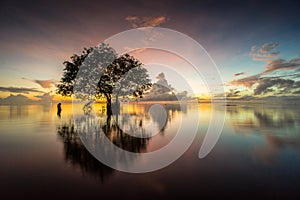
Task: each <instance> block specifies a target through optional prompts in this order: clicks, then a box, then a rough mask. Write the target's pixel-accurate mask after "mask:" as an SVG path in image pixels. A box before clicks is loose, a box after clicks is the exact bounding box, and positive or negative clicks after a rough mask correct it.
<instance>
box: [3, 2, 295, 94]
mask: <svg viewBox="0 0 300 200" xmlns="http://www.w3.org/2000/svg"><path fill="white" fill-rule="evenodd" d="M299 10H300V3H298V2H297V1H226V2H225V1H224V2H223V1H222V2H221V3H220V2H218V1H187V0H185V1H176V0H175V1H174V0H170V1H149V0H144V1H139V0H136V1H121V0H120V1H116V0H110V1H78V2H77V1H63V2H61V1H33V0H29V1H21V0H19V1H11V0H10V1H8V0H4V1H1V2H0V25H1V31H0V98H6V97H8V96H9V95H11V94H13V95H18V94H21V95H25V96H27V97H30V98H34V99H42V98H48V97H49V94H48V93H49V92H52V93H50V94H53V91H54V90H55V88H54V87H53V86H54V84H55V83H56V82H57V81H59V80H60V78H61V75H62V69H63V67H64V66H63V64H62V63H63V61H65V60H68V59H69V57H70V56H71V55H72V54H74V53H77V54H80V52H81V51H82V49H83V48H84V47H91V46H96V45H98V44H99V43H100V42H101V41H103V40H105V39H107V38H108V37H111V36H112V35H114V34H117V33H119V32H122V31H125V30H128V29H131V28H138V27H143V26H159V27H164V28H169V29H173V30H176V31H179V32H182V33H184V34H186V35H188V36H190V37H191V38H193V39H194V40H196V41H197V42H198V43H200V44H201V45H202V46H203V47H204V48H205V49H206V50H207V52H208V53H209V54H210V56H211V57H212V58H213V60H214V61H215V63H216V65H217V67H218V69H219V71H220V74H221V75H222V79H223V81H224V86H225V88H226V93H227V96H228V97H230V98H243V97H249V96H252V97H263V96H283V95H284V96H298V95H300V89H299V88H300V37H299V35H300V20H299V19H300V12H299ZM151 76H152V77H151V78H152V79H153V78H154V75H151ZM166 78H167V79H168V81H169V83H170V84H171V85H173V86H174V87H176V80H175V79H174V78H172V77H166ZM193 87H197V85H194V86H193ZM197 93H198V94H199V95H200V93H201V92H197Z"/></svg>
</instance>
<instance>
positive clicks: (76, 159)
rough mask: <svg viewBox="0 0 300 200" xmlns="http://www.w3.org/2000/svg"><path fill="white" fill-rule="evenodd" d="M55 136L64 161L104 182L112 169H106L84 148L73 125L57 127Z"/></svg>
mask: <svg viewBox="0 0 300 200" xmlns="http://www.w3.org/2000/svg"><path fill="white" fill-rule="evenodd" d="M57 134H58V136H59V138H60V139H61V140H62V141H63V144H64V154H65V160H66V161H67V162H69V163H71V164H72V165H73V166H79V167H80V169H81V171H82V172H83V173H87V174H89V175H91V176H93V177H95V178H97V179H100V180H101V182H104V181H105V180H106V179H107V178H108V177H109V176H110V175H112V174H113V172H114V169H112V168H110V167H107V166H106V165H104V164H102V163H101V162H99V161H98V160H97V159H96V158H94V157H93V156H92V155H91V154H90V152H89V151H88V150H87V149H86V148H85V146H84V145H83V143H82V142H81V139H80V138H79V135H78V133H77V132H76V130H75V128H74V124H73V123H71V122H70V123H68V124H67V123H66V124H63V125H60V126H58V128H57Z"/></svg>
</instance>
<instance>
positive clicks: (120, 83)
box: [57, 43, 151, 115]
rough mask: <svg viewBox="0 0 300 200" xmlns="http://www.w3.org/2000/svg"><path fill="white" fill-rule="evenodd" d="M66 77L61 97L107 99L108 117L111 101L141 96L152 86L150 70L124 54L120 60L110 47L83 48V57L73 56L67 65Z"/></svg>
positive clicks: (58, 88)
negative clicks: (114, 98)
mask: <svg viewBox="0 0 300 200" xmlns="http://www.w3.org/2000/svg"><path fill="white" fill-rule="evenodd" d="M64 65H65V68H64V73H63V77H62V78H61V81H60V83H59V84H58V85H57V93H58V94H61V95H62V96H71V95H73V94H76V97H77V98H81V99H89V100H97V99H101V98H103V97H104V98H105V99H106V101H107V114H109V115H111V114H112V98H113V97H116V102H117V105H118V106H119V101H118V97H119V96H129V95H130V96H133V97H136V98H137V97H140V98H141V97H142V96H143V94H144V92H145V91H146V90H147V89H149V88H150V87H151V83H150V79H149V75H148V73H147V70H146V69H145V68H143V64H142V63H141V62H140V61H139V60H137V59H135V58H134V57H132V56H130V55H129V54H124V55H122V56H120V57H118V55H117V53H116V52H115V50H114V49H113V48H111V47H109V45H107V44H104V43H101V44H100V45H98V46H97V47H94V48H88V49H86V48H85V49H84V51H83V52H82V55H76V54H75V55H73V56H72V57H71V61H65V62H64Z"/></svg>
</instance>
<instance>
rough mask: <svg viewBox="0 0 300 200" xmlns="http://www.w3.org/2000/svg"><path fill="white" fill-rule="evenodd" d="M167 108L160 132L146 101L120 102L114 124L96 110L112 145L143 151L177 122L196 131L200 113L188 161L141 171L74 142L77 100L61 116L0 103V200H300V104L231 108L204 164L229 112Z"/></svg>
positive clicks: (48, 109)
mask: <svg viewBox="0 0 300 200" xmlns="http://www.w3.org/2000/svg"><path fill="white" fill-rule="evenodd" d="M163 106H164V108H165V110H166V113H167V116H168V118H167V120H166V123H164V124H163V126H161V123H160V121H161V120H162V119H161V118H160V117H161V115H156V114H155V112H154V113H153V112H152V113H151V112H149V107H150V105H142V104H129V105H124V106H123V108H122V110H121V114H120V115H118V118H116V116H112V118H111V119H110V121H109V123H108V122H107V117H106V116H105V114H104V113H105V111H104V110H103V108H102V105H96V106H95V107H94V110H96V116H97V120H98V122H99V124H100V125H101V127H102V128H103V130H104V132H105V135H106V136H107V137H108V138H109V139H110V141H111V142H113V143H114V144H115V145H117V146H119V147H120V148H123V149H125V150H127V151H131V152H141V153H142V152H151V151H154V150H157V149H159V148H161V147H163V146H165V145H166V144H168V143H169V142H170V141H171V140H172V138H173V137H174V136H175V134H176V131H177V130H178V127H179V125H180V124H181V123H186V124H188V123H190V124H191V126H192V125H193V123H194V121H193V120H189V121H187V120H186V119H193V116H194V115H195V114H199V115H200V126H199V128H198V132H197V136H196V138H195V140H194V142H193V144H192V146H191V147H190V148H189V149H188V150H187V151H186V152H185V153H184V155H183V156H182V157H180V159H178V160H177V161H176V162H174V163H172V164H171V165H169V166H168V167H166V168H163V169H161V170H158V171H155V172H150V173H144V174H130V173H125V172H120V171H117V170H114V169H112V168H110V167H107V166H105V165H103V164H101V163H100V162H99V161H97V160H96V159H95V158H94V157H93V156H92V155H91V154H90V153H89V152H88V151H87V150H86V148H85V147H84V145H83V144H82V142H81V140H80V138H79V137H78V132H77V130H76V128H77V127H78V123H77V124H76V123H75V124H74V116H73V114H72V113H73V112H72V105H71V104H63V105H62V109H63V111H62V114H61V117H58V116H57V113H56V105H53V106H42V105H27V106H0V131H1V132H0V161H1V164H0V188H1V199H3V197H4V198H5V199H6V198H9V199H12V198H24V197H26V198H28V199H29V198H41V199H54V198H65V199H66V198H70V199H71V198H72V199H83V198H92V197H93V198H99V199H100V198H114V199H116V198H121V199H154V198H156V199H167V198H170V199H171V198H176V199H179V198H191V197H193V198H197V199H200V198H214V197H230V198H243V199H245V198H261V197H265V198H289V199H299V198H300V190H299V187H300V112H299V111H300V108H298V107H297V106H276V105H274V106H263V105H254V104H252V105H236V106H227V107H226V110H227V114H226V121H225V125H224V129H223V132H222V134H221V137H220V139H219V141H218V143H217V144H216V146H215V147H214V149H213V151H212V152H211V153H210V154H209V155H208V156H207V157H205V158H204V159H199V158H198V152H199V149H200V146H201V144H202V141H203V138H204V136H205V133H206V130H207V128H208V125H209V122H210V117H211V114H212V113H213V112H215V113H217V114H221V112H222V108H224V107H222V105H218V106H212V105H210V104H201V105H193V104H188V105H186V106H184V107H182V108H180V107H179V106H178V105H175V104H174V105H172V104H166V105H163ZM149 113H150V114H149ZM83 116H84V115H83ZM216 123H218V122H216ZM116 124H118V126H116ZM76 125H77V126H76ZM132 127H135V128H136V129H139V130H140V132H141V133H143V134H146V135H147V134H148V135H149V134H151V133H152V132H155V131H156V130H160V129H161V131H159V132H158V134H156V135H155V136H153V137H151V138H147V137H146V138H136V137H133V136H132V135H131V134H130V131H131V130H133V129H132ZM186 134H189V132H188V130H187V133H186ZM95 144H97V142H95Z"/></svg>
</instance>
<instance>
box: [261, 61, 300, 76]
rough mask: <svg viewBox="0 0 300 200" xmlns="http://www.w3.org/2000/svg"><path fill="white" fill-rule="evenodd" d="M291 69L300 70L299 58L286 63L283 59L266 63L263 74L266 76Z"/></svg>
mask: <svg viewBox="0 0 300 200" xmlns="http://www.w3.org/2000/svg"><path fill="white" fill-rule="evenodd" d="M292 69H297V70H300V58H295V59H291V60H288V61H287V60H285V59H277V60H270V61H268V64H267V65H266V70H265V71H264V72H263V73H264V74H266V73H270V72H272V71H275V70H292Z"/></svg>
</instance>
